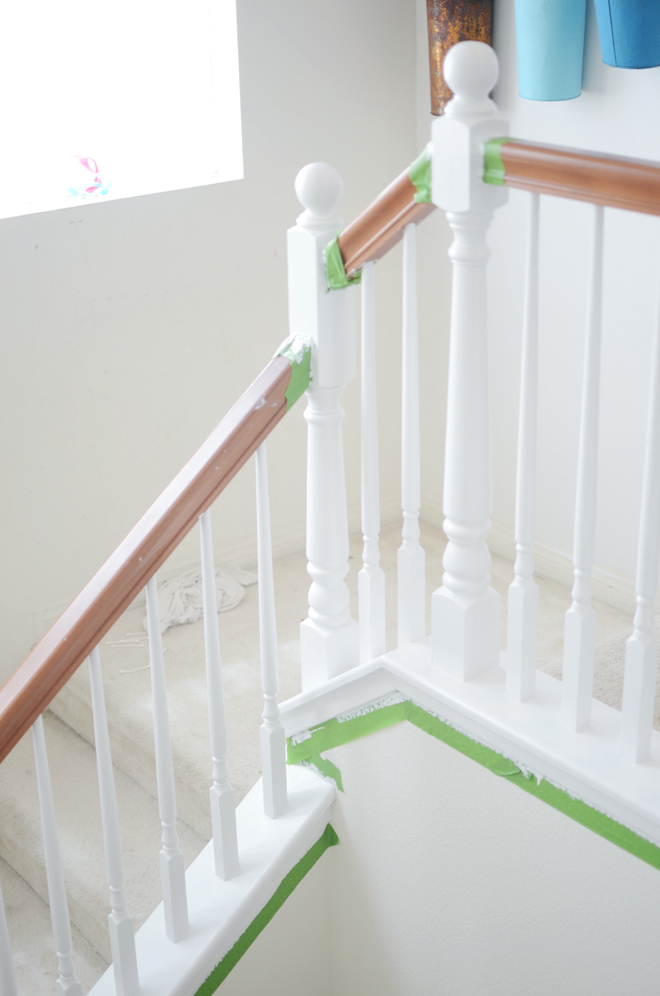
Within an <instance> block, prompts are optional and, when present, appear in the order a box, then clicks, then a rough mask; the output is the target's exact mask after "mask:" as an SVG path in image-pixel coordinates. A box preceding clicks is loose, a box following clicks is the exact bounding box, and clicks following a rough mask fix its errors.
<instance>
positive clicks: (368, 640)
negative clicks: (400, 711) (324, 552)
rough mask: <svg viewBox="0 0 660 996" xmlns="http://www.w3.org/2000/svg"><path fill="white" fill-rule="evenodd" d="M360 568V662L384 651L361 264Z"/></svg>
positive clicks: (368, 270) (365, 285)
mask: <svg viewBox="0 0 660 996" xmlns="http://www.w3.org/2000/svg"><path fill="white" fill-rule="evenodd" d="M361 360H362V362H361V387H362V427H361V429H362V432H361V439H362V534H363V539H364V549H363V553H362V565H363V566H362V570H361V571H360V573H359V574H358V609H359V623H360V661H361V662H362V663H364V662H365V661H370V660H373V658H374V657H379V656H380V654H384V653H385V575H384V574H383V569H382V567H381V566H380V550H379V548H378V535H379V533H380V494H379V485H378V408H377V403H376V330H375V323H374V264H373V263H365V264H364V266H363V267H362V348H361Z"/></svg>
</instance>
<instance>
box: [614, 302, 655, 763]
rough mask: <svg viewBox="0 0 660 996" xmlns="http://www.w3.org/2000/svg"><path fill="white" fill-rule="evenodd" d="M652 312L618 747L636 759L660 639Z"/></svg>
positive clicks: (645, 742)
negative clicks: (632, 604)
mask: <svg viewBox="0 0 660 996" xmlns="http://www.w3.org/2000/svg"><path fill="white" fill-rule="evenodd" d="M658 312H659V313H658V317H657V318H656V329H655V337H654V343H653V360H652V365H651V390H650V397H649V412H648V422H647V428H646V452H645V455H644V479H643V482H642V510H641V516H640V524H639V541H638V546H637V583H636V588H637V606H636V609H635V618H634V620H633V632H632V635H631V636H630V637H629V639H628V642H627V643H626V662H625V667H624V680H623V703H622V709H621V711H622V720H621V748H622V752H623V756H624V758H626V760H628V761H632V762H633V763H638V762H639V761H643V760H644V759H645V758H647V757H648V756H649V754H650V752H651V737H652V729H653V709H654V705H655V683H656V673H657V668H658V641H657V640H656V638H655V637H654V635H653V625H654V605H653V603H654V600H655V595H656V591H657V588H658V561H659V560H660V307H659V309H658Z"/></svg>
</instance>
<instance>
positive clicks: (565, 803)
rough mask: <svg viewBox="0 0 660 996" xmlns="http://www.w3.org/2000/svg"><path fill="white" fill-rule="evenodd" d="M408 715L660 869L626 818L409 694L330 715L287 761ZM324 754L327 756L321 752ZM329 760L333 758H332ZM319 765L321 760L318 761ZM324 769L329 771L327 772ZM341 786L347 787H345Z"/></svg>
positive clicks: (651, 847)
mask: <svg viewBox="0 0 660 996" xmlns="http://www.w3.org/2000/svg"><path fill="white" fill-rule="evenodd" d="M404 719H407V720H408V721H409V722H410V723H412V724H413V725H414V726H416V727H418V729H420V730H423V731H424V732H425V733H428V734H430V736H432V737H435V738H436V740H441V741H442V742H443V743H445V744H447V746H448V747H452V748H453V749H454V750H457V751H459V752H460V753H461V754H464V755H465V756H466V757H469V758H471V760H473V761H476V762H477V764H481V765H482V766H483V767H484V768H488V770H489V771H491V772H492V773H493V774H494V775H498V776H500V777H501V778H506V779H507V781H510V782H511V783H512V784H513V785H517V786H518V788H521V789H523V791H525V792H527V793H529V794H530V795H533V796H536V798H537V799H540V800H541V801H542V802H545V803H547V805H549V806H552V807H553V808H554V809H557V810H559V812H560V813H563V814H564V815H565V816H568V817H570V818H571V819H572V820H575V822H576V823H580V824H582V826H584V827H587V829H588V830H592V831H593V832H594V833H597V834H598V835H599V836H600V837H604V838H605V840H609V841H610V843H612V844H616V846H617V847H620V848H622V849H623V850H624V851H628V853H629V854H634V855H635V857H637V858H639V859H640V860H641V861H645V862H646V863H647V864H649V865H651V866H652V867H653V868H657V869H658V870H660V847H658V846H657V845H656V844H653V843H651V841H649V840H646V839H645V838H644V837H640V836H639V834H637V833H635V831H634V830H630V829H629V828H628V827H626V826H624V825H623V824H622V823H618V822H617V821H616V820H614V819H612V817H611V816H606V815H605V813H601V812H599V811H598V810H597V809H593V807H592V806H589V805H588V804H587V803H586V802H583V801H582V800H581V799H575V798H573V797H572V796H570V795H569V794H568V793H567V792H565V791H564V790H563V789H560V788H557V786H555V785H552V784H551V783H550V782H547V781H546V780H545V779H544V778H542V779H541V780H540V781H539V782H537V780H536V778H535V777H534V776H533V775H532V774H531V772H528V771H524V770H521V768H520V767H519V766H518V765H517V764H516V763H515V762H514V761H512V760H511V759H510V758H508V757H505V756H504V755H503V754H499V753H498V752H497V751H495V750H493V749H492V748H491V747H486V746H485V744H480V743H478V742H477V741H476V740H472V739H471V738H470V737H469V736H468V735H467V734H466V733H462V732H461V731H460V730H457V729H455V728H454V727H453V726H450V725H449V724H448V723H445V722H444V720H442V719H440V717H439V716H435V715H433V713H430V712H427V711H426V710H425V709H422V707H421V706H418V705H417V704H416V703H415V702H411V701H410V700H406V701H403V702H397V703H394V704H391V705H388V704H383V705H380V704H379V703H375V704H374V706H373V707H371V708H367V710H365V712H364V714H363V715H361V716H356V717H355V718H353V719H347V720H344V721H342V722H340V721H339V720H338V719H330V720H328V722H327V723H321V724H320V725H319V726H315V727H313V728H312V729H311V730H310V731H309V734H310V735H309V736H308V737H307V738H306V739H304V740H301V741H300V742H298V743H295V744H294V743H292V742H291V739H289V740H288V741H287V763H288V764H300V763H305V762H306V761H307V762H309V761H311V759H312V758H313V757H315V756H318V755H320V754H321V753H322V752H324V751H327V750H331V749H332V748H333V747H340V746H341V745H342V744H346V743H350V741H351V740H357V739H358V738H359V737H364V736H366V735H367V734H369V733H375V732H376V731H377V730H382V729H384V728H385V727H387V726H392V725H394V724H395V723H400V722H401V721H402V720H404ZM321 760H324V759H323V758H322V759H321ZM330 763H331V762H330ZM317 766H318V765H317ZM324 773H325V772H324ZM342 791H344V789H343V787H342Z"/></svg>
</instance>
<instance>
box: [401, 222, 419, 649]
mask: <svg viewBox="0 0 660 996" xmlns="http://www.w3.org/2000/svg"><path fill="white" fill-rule="evenodd" d="M416 240H417V226H416V225H415V224H414V223H411V224H410V225H406V227H405V229H404V231H403V336H402V339H403V342H402V354H403V355H402V374H401V507H402V510H403V532H402V536H401V538H402V540H403V542H402V544H401V546H400V547H399V551H398V554H397V587H398V644H399V646H400V647H403V646H405V644H406V643H412V642H413V641H414V640H422V639H424V637H425V636H426V587H425V580H424V575H425V554H424V550H423V548H422V545H421V544H420V542H419V506H420V491H421V484H420V448H419V354H418V345H417V247H416Z"/></svg>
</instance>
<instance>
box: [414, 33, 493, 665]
mask: <svg viewBox="0 0 660 996" xmlns="http://www.w3.org/2000/svg"><path fill="white" fill-rule="evenodd" d="M444 75H445V79H446V80H447V83H448V85H449V87H450V89H451V90H452V92H453V93H454V97H453V99H452V100H451V101H450V102H449V103H448V104H447V106H446V108H445V113H444V114H443V115H442V117H441V118H438V119H437V120H436V121H435V122H434V124H433V200H434V202H435V203H436V204H437V205H438V206H439V207H443V208H445V210H446V211H447V220H448V221H449V224H450V226H451V228H452V230H453V233H454V242H453V244H452V246H451V249H450V251H449V255H450V258H451V260H452V273H453V277H452V304H451V329H450V340H449V378H448V396H447V435H446V447H445V478H444V498H443V510H444V513H445V516H446V518H445V522H444V530H445V533H446V534H447V538H448V541H449V542H448V544H447V548H446V550H445V555H444V558H443V566H444V569H445V570H444V575H443V585H442V587H441V588H439V589H438V590H437V591H436V592H434V594H433V599H432V650H433V661H434V663H435V664H438V665H440V666H442V667H444V668H447V669H449V670H451V671H452V672H454V673H455V674H457V675H458V676H459V677H461V678H462V679H463V680H467V679H469V678H471V677H472V676H473V675H475V674H477V673H478V672H480V671H482V670H485V669H487V668H492V667H495V666H496V665H497V664H498V663H499V645H500V598H499V595H498V594H497V593H496V592H495V591H494V589H493V588H491V587H490V575H489V567H490V554H489V552H488V547H487V545H486V537H487V536H488V533H489V532H490V520H489V516H490V513H491V506H492V498H491V468H490V422H489V411H488V360H487V336H486V262H487V259H488V254H489V253H488V247H487V245H486V231H487V229H488V226H489V224H490V221H491V218H492V211H493V209H494V208H495V207H498V206H499V205H500V204H502V203H503V202H504V200H505V199H506V190H505V189H504V188H502V187H493V186H490V185H488V184H485V183H483V180H482V172H483V166H482V163H483V153H482V145H483V143H484V142H485V141H487V140H488V139H490V138H495V137H496V136H498V135H500V136H502V135H505V134H506V130H507V126H506V124H505V123H504V122H503V121H501V120H499V119H498V118H497V108H496V107H495V104H494V103H493V102H492V100H490V99H489V97H488V94H489V93H490V91H491V90H492V88H493V86H494V85H495V82H496V80H497V57H496V55H495V53H494V51H493V50H492V49H491V48H490V47H489V46H488V45H484V44H482V43H480V42H469V41H468V42H461V43H460V44H458V45H455V46H454V48H452V49H451V50H450V52H449V53H448V54H447V56H446V58H445V62H444Z"/></svg>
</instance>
